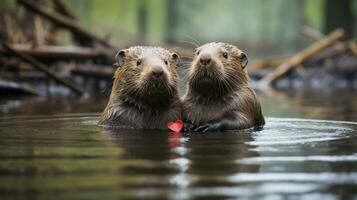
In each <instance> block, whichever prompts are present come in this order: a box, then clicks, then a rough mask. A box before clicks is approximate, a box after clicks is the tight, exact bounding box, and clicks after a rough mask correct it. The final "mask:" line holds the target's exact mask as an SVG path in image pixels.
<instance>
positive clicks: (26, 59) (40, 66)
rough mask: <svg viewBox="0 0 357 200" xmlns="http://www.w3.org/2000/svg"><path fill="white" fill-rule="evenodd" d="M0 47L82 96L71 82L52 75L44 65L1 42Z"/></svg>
mask: <svg viewBox="0 0 357 200" xmlns="http://www.w3.org/2000/svg"><path fill="white" fill-rule="evenodd" d="M1 44H2V46H3V47H4V48H5V49H6V50H7V51H9V52H10V53H11V54H13V55H14V56H16V57H18V58H19V59H21V60H23V61H24V62H27V63H29V64H31V65H32V66H33V67H35V68H36V69H38V70H40V71H42V72H44V73H45V74H46V75H47V76H48V77H49V78H52V79H54V80H55V81H57V82H58V83H60V84H62V85H64V86H66V87H68V88H70V89H71V90H72V91H74V92H75V93H77V94H82V93H83V92H82V90H81V89H79V88H78V87H77V86H76V85H74V84H73V83H72V82H70V81H68V80H66V79H63V78H61V77H59V76H57V75H56V74H55V73H53V72H52V71H51V70H50V69H48V67H47V66H46V65H44V64H42V63H41V62H39V61H37V60H36V59H34V58H33V57H31V56H28V55H26V54H24V53H20V52H17V51H16V50H14V49H12V48H11V47H10V46H9V45H8V44H6V43H3V42H1Z"/></svg>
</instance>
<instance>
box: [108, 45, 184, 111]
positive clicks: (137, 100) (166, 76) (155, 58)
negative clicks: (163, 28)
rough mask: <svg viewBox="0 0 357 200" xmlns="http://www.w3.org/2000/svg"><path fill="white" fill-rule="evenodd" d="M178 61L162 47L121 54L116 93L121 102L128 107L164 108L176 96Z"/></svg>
mask: <svg viewBox="0 0 357 200" xmlns="http://www.w3.org/2000/svg"><path fill="white" fill-rule="evenodd" d="M178 61H179V57H178V55H177V54H176V53H172V52H169V51H168V50H166V49H164V48H160V47H145V46H135V47H130V48H128V49H123V50H120V51H119V52H118V53H117V54H116V62H117V63H116V66H117V67H118V68H117V70H116V72H115V76H114V78H115V81H114V85H113V93H119V94H118V96H119V98H121V100H122V101H123V102H124V103H127V104H133V105H137V106H144V105H148V106H149V107H151V108H154V109H155V107H157V108H163V106H164V105H165V103H166V104H169V103H170V99H171V97H173V96H174V95H176V94H177V84H178V75H177V71H176V66H177V64H178ZM114 87H118V88H117V89H115V88H114ZM113 95H115V94H113Z"/></svg>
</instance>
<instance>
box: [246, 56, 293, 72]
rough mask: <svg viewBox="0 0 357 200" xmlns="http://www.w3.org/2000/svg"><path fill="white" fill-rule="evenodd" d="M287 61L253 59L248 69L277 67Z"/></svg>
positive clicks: (283, 58)
mask: <svg viewBox="0 0 357 200" xmlns="http://www.w3.org/2000/svg"><path fill="white" fill-rule="evenodd" d="M286 60H287V58H286V57H280V58H265V59H255V60H252V61H250V62H249V63H248V64H249V68H248V69H254V70H258V69H264V68H269V67H277V66H279V65H281V64H282V63H283V62H285V61H286Z"/></svg>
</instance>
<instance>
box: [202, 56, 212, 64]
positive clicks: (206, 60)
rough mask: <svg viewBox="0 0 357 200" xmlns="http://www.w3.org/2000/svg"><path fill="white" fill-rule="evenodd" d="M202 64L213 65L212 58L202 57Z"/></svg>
mask: <svg viewBox="0 0 357 200" xmlns="http://www.w3.org/2000/svg"><path fill="white" fill-rule="evenodd" d="M200 63H201V64H202V65H209V64H210V63H211V56H210V55H209V54H203V55H201V58H200Z"/></svg>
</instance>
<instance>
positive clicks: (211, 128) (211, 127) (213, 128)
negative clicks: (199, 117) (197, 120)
mask: <svg viewBox="0 0 357 200" xmlns="http://www.w3.org/2000/svg"><path fill="white" fill-rule="evenodd" d="M220 130H221V124H220V123H214V124H210V123H207V124H204V125H201V126H199V127H197V128H195V129H194V131H195V132H217V131H220Z"/></svg>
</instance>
